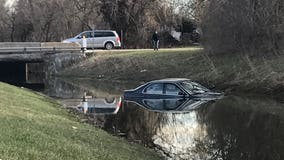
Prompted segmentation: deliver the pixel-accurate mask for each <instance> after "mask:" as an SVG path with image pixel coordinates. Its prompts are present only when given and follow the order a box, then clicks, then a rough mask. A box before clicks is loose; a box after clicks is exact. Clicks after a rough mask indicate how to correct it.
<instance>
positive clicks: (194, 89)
mask: <svg viewBox="0 0 284 160" xmlns="http://www.w3.org/2000/svg"><path fill="white" fill-rule="evenodd" d="M181 85H182V86H183V87H184V88H185V89H186V90H187V91H188V92H189V93H191V94H193V93H203V92H207V91H209V89H207V88H205V87H203V86H202V85H200V84H198V83H196V82H187V81H186V82H182V83H181Z"/></svg>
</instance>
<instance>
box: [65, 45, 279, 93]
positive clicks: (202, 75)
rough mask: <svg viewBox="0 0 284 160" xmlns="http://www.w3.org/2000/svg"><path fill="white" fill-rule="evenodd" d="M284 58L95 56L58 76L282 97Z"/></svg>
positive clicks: (188, 53)
mask: <svg viewBox="0 0 284 160" xmlns="http://www.w3.org/2000/svg"><path fill="white" fill-rule="evenodd" d="M283 61H284V55H278V56H273V57H269V56H267V57H265V56H262V57H250V56H243V55H240V54H228V55H208V54H206V53H205V52H204V51H203V50H202V49H200V48H182V49H164V50H160V51H159V52H154V51H152V50H141V51H139V50H137V51H115V52H111V51H110V52H102V53H96V54H94V56H93V57H90V58H89V59H87V60H85V61H83V62H81V63H80V64H78V65H76V66H74V67H71V68H68V69H66V70H65V71H64V72H62V73H61V76H79V77H89V78H104V79H116V80H139V81H148V80H153V79H160V78H170V77H185V78H190V79H193V80H196V81H199V82H201V83H203V84H205V85H207V86H217V87H218V88H220V89H231V90H240V91H251V92H262V93H268V94H272V95H273V94H274V95H275V94H282V95H283V91H284V63H283Z"/></svg>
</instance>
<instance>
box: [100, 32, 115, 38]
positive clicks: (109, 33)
mask: <svg viewBox="0 0 284 160" xmlns="http://www.w3.org/2000/svg"><path fill="white" fill-rule="evenodd" d="M103 36H104V37H115V35H114V33H112V32H103Z"/></svg>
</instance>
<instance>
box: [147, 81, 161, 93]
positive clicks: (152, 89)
mask: <svg viewBox="0 0 284 160" xmlns="http://www.w3.org/2000/svg"><path fill="white" fill-rule="evenodd" d="M144 93H146V94H163V84H160V83H158V84H151V85H150V86H148V87H147V88H146V89H145V90H144Z"/></svg>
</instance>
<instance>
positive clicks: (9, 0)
mask: <svg viewBox="0 0 284 160" xmlns="http://www.w3.org/2000/svg"><path fill="white" fill-rule="evenodd" d="M14 2H15V0H6V5H7V6H11V5H12V4H13V3H14Z"/></svg>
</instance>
